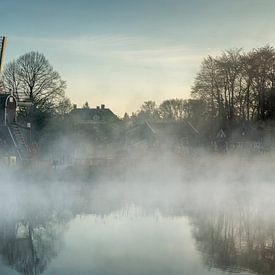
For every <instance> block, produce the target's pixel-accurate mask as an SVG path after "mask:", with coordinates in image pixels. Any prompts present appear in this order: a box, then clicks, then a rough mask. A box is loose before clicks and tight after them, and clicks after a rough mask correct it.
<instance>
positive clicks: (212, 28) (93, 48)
mask: <svg viewBox="0 0 275 275" xmlns="http://www.w3.org/2000/svg"><path fill="white" fill-rule="evenodd" d="M0 3H1V7H0V10H1V15H0V35H6V36H7V48H6V53H5V62H6V63H7V62H9V61H11V60H13V59H16V58H17V57H19V56H20V55H22V54H24V53H26V52H29V51H31V50H35V51H39V52H41V53H43V54H44V55H45V56H46V57H47V59H48V60H49V62H50V63H51V64H52V65H53V67H54V69H55V70H57V71H58V72H59V74H60V75H61V77H62V79H64V80H66V82H67V90H66V93H67V96H68V97H69V98H70V99H71V101H72V102H73V103H76V104H77V105H78V106H79V107H81V106H82V105H83V103H84V102H85V101H88V102H89V105H90V106H91V107H95V106H97V105H100V104H102V103H104V104H105V105H106V106H107V107H109V108H111V109H112V110H113V111H114V112H115V113H117V114H118V115H120V116H123V114H124V113H125V112H128V113H132V112H134V111H136V110H138V109H139V107H140V106H141V105H142V103H143V102H144V101H147V100H154V101H156V102H157V103H158V104H159V103H160V102H161V101H163V100H165V99H171V98H188V97H190V89H191V86H192V84H193V81H194V78H195V76H196V74H197V73H198V71H199V69H200V64H201V62H202V60H203V58H204V57H207V56H208V55H213V56H215V55H219V54H220V53H221V52H222V51H224V50H226V49H232V48H243V49H244V50H249V49H252V48H255V47H260V46H264V45H266V44H270V45H271V46H273V45H275V16H274V12H275V1H274V0H192V1H191V0H24V1H22V0H0Z"/></svg>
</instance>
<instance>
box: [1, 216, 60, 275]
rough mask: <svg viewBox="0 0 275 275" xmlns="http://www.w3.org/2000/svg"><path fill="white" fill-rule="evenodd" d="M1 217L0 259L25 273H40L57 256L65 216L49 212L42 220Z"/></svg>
mask: <svg viewBox="0 0 275 275" xmlns="http://www.w3.org/2000/svg"><path fill="white" fill-rule="evenodd" d="M34 221H35V219H34V220H33V219H32V220H24V221H15V220H12V221H2V222H1V225H0V253H1V256H2V261H3V263H4V264H6V265H7V266H10V267H11V268H13V269H15V270H16V271H17V272H19V273H21V274H26V275H35V274H42V273H43V272H44V271H45V270H46V268H47V266H48V264H49V263H50V262H51V260H52V259H53V258H54V257H56V256H57V254H58V251H59V249H60V246H61V243H62V234H63V232H64V229H65V220H64V219H63V220H62V219H59V218H57V217H56V216H52V217H50V218H48V219H47V220H44V221H41V220H40V221H39V222H38V221H36V222H34Z"/></svg>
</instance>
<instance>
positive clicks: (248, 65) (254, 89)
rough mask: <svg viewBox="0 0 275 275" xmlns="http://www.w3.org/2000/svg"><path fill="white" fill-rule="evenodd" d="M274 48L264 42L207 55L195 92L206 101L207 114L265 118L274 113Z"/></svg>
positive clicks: (217, 116) (242, 118)
mask: <svg viewBox="0 0 275 275" xmlns="http://www.w3.org/2000/svg"><path fill="white" fill-rule="evenodd" d="M274 69H275V50H274V48H273V47H270V46H265V47H262V48H258V49H253V50H251V51H249V52H244V51H242V50H240V49H236V50H228V51H225V52H224V53H223V54H222V55H221V56H218V57H212V56H208V57H207V58H205V59H204V60H203V62H202V65H201V69H200V71H199V73H198V75H197V76H196V78H195V83H194V86H193V88H192V96H193V98H196V99H201V100H203V102H204V103H205V104H206V106H207V108H206V110H205V111H206V112H205V115H206V116H207V117H208V118H211V119H213V118H219V119H220V120H223V121H224V120H230V121H249V120H266V119H269V118H274V116H275V113H274V110H275V104H274V103H275V100H274V99H275V93H274V84H275V83H274V80H275V74H274V73H275V71H274Z"/></svg>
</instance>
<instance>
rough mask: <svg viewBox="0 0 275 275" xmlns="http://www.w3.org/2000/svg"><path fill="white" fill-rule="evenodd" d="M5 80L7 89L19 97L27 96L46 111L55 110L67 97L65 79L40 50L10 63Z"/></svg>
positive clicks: (7, 66)
mask: <svg viewBox="0 0 275 275" xmlns="http://www.w3.org/2000/svg"><path fill="white" fill-rule="evenodd" d="M3 80H4V83H5V87H6V89H9V90H11V91H12V92H13V93H14V94H15V95H16V96H17V97H18V98H19V99H22V98H24V99H26V98H27V99H29V100H30V101H31V102H33V104H34V105H35V106H36V107H37V108H38V109H41V110H44V111H54V110H55V109H56V107H57V106H59V105H60V103H61V102H62V101H63V100H64V98H65V88H66V83H65V81H63V80H62V79H61V77H60V75H59V73H58V72H57V71H55V70H54V69H53V67H52V66H51V65H50V63H49V61H48V60H47V59H46V58H45V56H44V55H43V54H41V53H38V52H30V53H26V54H24V55H22V56H21V57H19V58H18V59H17V60H15V61H12V62H10V63H8V64H7V65H6V67H5V69H4V72H3Z"/></svg>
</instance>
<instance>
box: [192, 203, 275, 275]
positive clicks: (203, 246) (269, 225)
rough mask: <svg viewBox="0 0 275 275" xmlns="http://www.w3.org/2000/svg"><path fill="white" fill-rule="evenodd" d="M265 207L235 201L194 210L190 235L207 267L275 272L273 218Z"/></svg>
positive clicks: (233, 270)
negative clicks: (225, 205)
mask: <svg viewBox="0 0 275 275" xmlns="http://www.w3.org/2000/svg"><path fill="white" fill-rule="evenodd" d="M271 214H272V213H271V212H269V211H268V210H265V211H264V209H261V210H260V209H259V208H258V207H257V208H255V207H252V206H251V207H247V205H237V206H236V207H234V208H231V209H228V208H222V209H221V208H216V209H208V212H207V215H206V213H205V211H197V212H196V214H194V215H193V216H192V218H191V220H192V223H193V226H194V229H193V236H194V238H195V240H196V243H197V247H198V250H199V251H201V252H202V255H203V260H204V263H205V264H206V265H207V266H208V267H209V268H212V267H217V268H221V269H222V270H227V271H231V272H236V271H240V270H248V271H251V272H255V273H257V274H274V272H275V220H274V217H273V216H272V215H271Z"/></svg>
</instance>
